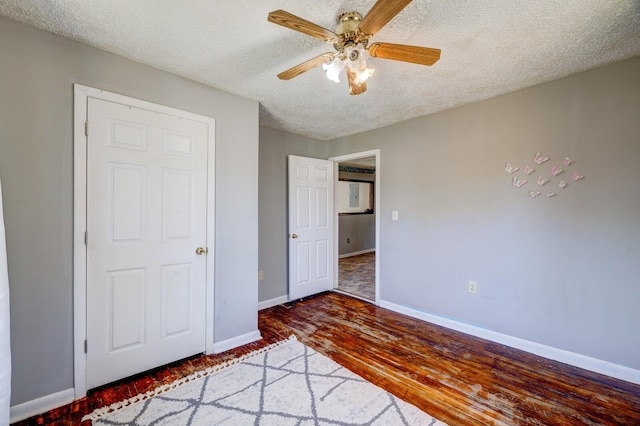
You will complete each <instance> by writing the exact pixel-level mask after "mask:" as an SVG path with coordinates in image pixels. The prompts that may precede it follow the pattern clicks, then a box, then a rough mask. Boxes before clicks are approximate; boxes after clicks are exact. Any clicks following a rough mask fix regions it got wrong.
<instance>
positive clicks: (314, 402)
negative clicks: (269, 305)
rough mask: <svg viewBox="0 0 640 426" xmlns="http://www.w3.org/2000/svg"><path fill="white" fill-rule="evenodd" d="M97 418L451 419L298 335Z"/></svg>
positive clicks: (117, 421)
mask: <svg viewBox="0 0 640 426" xmlns="http://www.w3.org/2000/svg"><path fill="white" fill-rule="evenodd" d="M82 420H83V421H85V420H92V421H93V425H100V426H101V425H136V426H147V425H149V426H150V425H192V426H195V425H278V426H280V425H292V426H293V425H300V426H307V425H407V426H408V425H411V426H413V425H445V423H442V422H440V421H438V420H436V419H434V418H433V417H431V416H429V415H428V414H426V413H424V412H422V411H420V410H419V409H418V408H416V407H415V406H413V405H410V404H408V403H406V402H404V401H402V400H401V399H399V398H396V397H395V396H393V395H391V394H390V393H388V392H386V391H385V390H383V389H381V388H379V387H377V386H375V385H373V384H372V383H370V382H368V381H366V380H364V379H363V378H361V377H360V376H358V375H356V374H354V373H352V372H351V371H349V370H347V369H346V368H344V367H342V366H340V365H339V364H337V363H336V362H334V361H333V360H331V359H329V358H327V357H326V356H324V355H322V354H319V353H318V352H316V351H314V350H313V349H311V348H309V347H307V346H305V345H303V344H302V343H300V342H298V341H297V340H296V339H295V337H294V336H291V337H290V338H289V339H287V340H284V341H282V342H278V343H276V344H273V345H270V346H268V347H266V348H263V349H260V350H257V351H255V352H253V353H251V354H249V355H246V356H244V357H240V358H238V359H236V360H233V361H231V362H228V363H225V364H223V365H220V366H216V367H211V368H209V369H208V370H205V371H202V372H198V373H195V374H193V375H191V376H189V377H187V378H185V379H182V380H180V381H178V382H174V383H171V384H169V385H165V386H163V387H161V388H158V389H156V390H154V391H151V392H148V393H146V394H143V395H138V396H137V397H134V398H131V399H129V400H127V401H123V402H120V403H117V404H114V405H112V406H109V407H105V408H100V409H97V410H95V411H94V412H93V413H91V414H89V415H87V416H85V417H84V418H83V419H82Z"/></svg>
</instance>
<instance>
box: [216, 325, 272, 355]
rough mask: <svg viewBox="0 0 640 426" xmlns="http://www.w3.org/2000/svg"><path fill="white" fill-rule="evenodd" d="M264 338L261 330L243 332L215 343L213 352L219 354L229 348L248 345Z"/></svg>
mask: <svg viewBox="0 0 640 426" xmlns="http://www.w3.org/2000/svg"><path fill="white" fill-rule="evenodd" d="M260 339H262V335H261V334H260V330H256V331H252V332H250V333H246V334H242V335H240V336H236V337H232V338H231V339H227V340H223V341H222V342H217V343H214V344H213V353H214V354H219V353H220V352H224V351H228V350H229V349H233V348H237V347H238V346H242V345H246V344H247V343H252V342H255V341H258V340H260Z"/></svg>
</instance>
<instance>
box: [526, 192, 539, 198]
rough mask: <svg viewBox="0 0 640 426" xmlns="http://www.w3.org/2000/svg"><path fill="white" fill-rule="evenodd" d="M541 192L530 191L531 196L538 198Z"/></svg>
mask: <svg viewBox="0 0 640 426" xmlns="http://www.w3.org/2000/svg"><path fill="white" fill-rule="evenodd" d="M540 194H541V192H540V191H529V196H530V197H531V198H536V197H537V196H538V195H540Z"/></svg>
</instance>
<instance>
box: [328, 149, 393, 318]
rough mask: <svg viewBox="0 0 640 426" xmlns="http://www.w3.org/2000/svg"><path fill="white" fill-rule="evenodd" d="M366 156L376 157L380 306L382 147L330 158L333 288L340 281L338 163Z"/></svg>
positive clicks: (378, 296)
mask: <svg viewBox="0 0 640 426" xmlns="http://www.w3.org/2000/svg"><path fill="white" fill-rule="evenodd" d="M365 157H376V180H375V197H374V210H373V211H374V212H375V215H376V221H375V229H376V238H375V242H376V243H375V244H376V264H375V274H376V283H375V292H376V298H375V301H374V303H375V304H376V306H380V255H379V249H380V215H381V211H380V199H381V198H382V197H380V179H381V177H380V149H372V150H370V151H362V152H354V153H352V154H345V155H340V156H337V157H331V158H329V161H333V184H334V191H333V196H334V203H333V206H334V209H333V215H334V217H333V288H334V289H335V288H337V287H338V284H339V281H338V255H339V247H338V245H339V243H340V237H339V223H340V222H339V217H338V207H337V206H338V205H339V202H338V200H337V199H335V198H336V197H337V196H338V177H339V173H338V164H339V163H342V162H346V161H349V160H357V159H360V158H365Z"/></svg>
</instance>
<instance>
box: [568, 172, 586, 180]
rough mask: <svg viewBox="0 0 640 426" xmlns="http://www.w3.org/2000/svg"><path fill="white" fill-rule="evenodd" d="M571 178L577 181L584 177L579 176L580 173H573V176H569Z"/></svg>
mask: <svg viewBox="0 0 640 426" xmlns="http://www.w3.org/2000/svg"><path fill="white" fill-rule="evenodd" d="M571 177H572V178H573V180H575V181H578V180H580V179H584V176H580V173H578V172H573V176H571Z"/></svg>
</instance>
